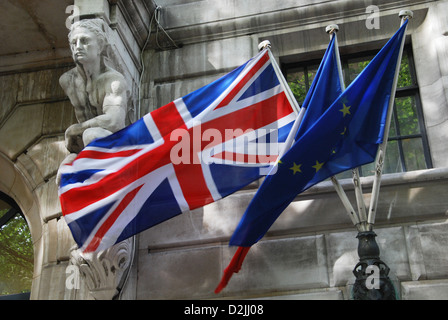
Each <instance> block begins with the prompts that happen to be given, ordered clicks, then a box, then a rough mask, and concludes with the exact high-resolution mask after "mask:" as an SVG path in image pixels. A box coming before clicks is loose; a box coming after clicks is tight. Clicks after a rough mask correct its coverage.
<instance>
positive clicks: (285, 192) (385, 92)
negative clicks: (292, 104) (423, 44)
mask: <svg viewBox="0 0 448 320" xmlns="http://www.w3.org/2000/svg"><path fill="white" fill-rule="evenodd" d="M406 26H407V21H406V22H405V23H404V24H403V26H402V27H401V28H400V29H399V30H398V31H397V32H396V34H395V35H394V36H393V37H392V38H391V39H390V40H389V41H388V43H387V44H386V45H385V46H384V47H383V48H382V49H381V51H380V52H379V53H378V54H377V55H376V56H375V58H374V59H373V60H372V61H371V62H370V63H369V65H368V66H367V67H366V68H365V69H364V70H363V71H362V72H361V73H360V74H359V75H358V77H357V78H356V79H355V80H354V81H353V82H352V83H351V84H350V86H349V87H348V88H347V89H346V90H345V91H344V92H343V93H341V94H340V95H339V96H338V97H337V98H336V99H335V100H334V102H333V103H332V104H331V106H329V107H328V109H326V110H325V111H324V112H323V114H320V115H319V114H318V115H317V116H316V117H315V119H316V120H314V122H313V123H311V122H310V124H308V125H306V127H304V128H303V130H302V131H300V127H299V132H301V134H300V135H298V136H297V137H296V142H295V143H294V145H293V146H292V147H291V149H290V150H288V151H287V152H286V153H285V154H284V156H283V157H282V158H281V159H280V161H279V163H278V169H277V171H276V173H275V174H273V175H268V176H267V177H266V179H265V180H264V181H263V183H262V185H261V186H260V188H259V190H258V191H257V193H256V194H255V197H254V198H253V199H252V201H251V203H250V204H249V206H248V208H247V210H246V212H245V213H244V215H243V217H242V218H241V221H240V223H239V225H238V226H237V228H236V230H235V232H234V234H233V235H232V237H231V239H230V245H232V246H239V247H245V248H246V249H245V250H243V249H239V250H237V252H236V254H235V257H234V259H232V261H233V262H235V264H232V263H231V264H230V265H229V267H228V268H227V269H226V270H225V272H224V273H225V274H224V276H223V280H222V281H221V283H220V284H219V285H218V287H217V288H216V290H215V292H219V291H221V290H222V289H223V288H224V287H225V286H226V281H228V279H230V275H231V274H232V273H233V272H237V271H238V270H239V269H240V267H241V264H242V260H243V259H242V258H241V257H240V258H238V257H236V256H237V255H243V256H245V255H246V254H247V251H248V250H247V248H250V247H251V246H252V245H253V244H255V243H256V242H258V241H259V240H260V239H261V238H262V237H263V236H264V234H265V233H266V232H267V231H268V229H269V228H270V227H271V225H272V224H273V223H274V221H275V220H276V219H277V218H278V216H279V215H280V214H281V213H282V212H283V210H284V209H285V208H286V207H287V206H288V205H289V204H290V203H291V202H292V200H293V199H294V198H295V197H296V196H297V195H298V194H299V193H301V192H303V191H305V190H307V189H308V188H310V187H311V186H313V185H315V184H316V183H318V182H320V181H323V180H325V179H327V178H329V177H331V176H334V175H335V174H337V173H340V172H342V171H345V170H349V169H352V168H355V167H358V166H361V165H363V164H366V163H369V162H373V161H374V160H375V157H376V153H377V150H378V146H379V144H380V143H381V142H382V140H383V133H384V128H385V125H386V117H387V110H388V107H389V100H390V96H391V94H392V88H393V81H394V76H395V71H396V66H397V63H399V61H398V57H399V56H400V50H401V44H402V39H403V37H404V34H405V30H406ZM324 76H325V74H324V73H323V74H322V75H321V77H324ZM318 81H319V80H318ZM317 84H318V82H317V83H316V88H315V90H314V92H312V95H313V96H314V95H320V96H325V95H326V94H327V93H328V92H327V91H325V90H320V88H319V87H318V86H317ZM313 99H314V97H310V102H311V101H313ZM312 108H313V106H312V105H309V106H308V110H307V113H308V112H309V113H311V112H313V109H312ZM316 110H319V108H316ZM304 121H305V118H304ZM243 258H244V257H243ZM229 274H230V275H229Z"/></svg>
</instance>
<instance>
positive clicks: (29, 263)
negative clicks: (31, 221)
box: [0, 192, 34, 300]
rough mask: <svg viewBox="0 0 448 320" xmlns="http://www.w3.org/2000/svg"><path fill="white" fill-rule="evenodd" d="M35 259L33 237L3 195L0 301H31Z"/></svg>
mask: <svg viewBox="0 0 448 320" xmlns="http://www.w3.org/2000/svg"><path fill="white" fill-rule="evenodd" d="M33 257H34V253H33V242H32V240H31V234H30V231H29V228H28V224H27V222H26V220H25V218H24V216H23V214H22V212H21V210H20V208H19V207H18V206H17V204H16V203H15V202H14V200H12V199H11V198H10V197H8V196H7V195H5V194H4V193H1V192H0V300H2V299H7V298H8V297H14V299H23V298H24V297H25V298H27V297H29V292H30V290H31V283H32V280H33V266H34V261H33Z"/></svg>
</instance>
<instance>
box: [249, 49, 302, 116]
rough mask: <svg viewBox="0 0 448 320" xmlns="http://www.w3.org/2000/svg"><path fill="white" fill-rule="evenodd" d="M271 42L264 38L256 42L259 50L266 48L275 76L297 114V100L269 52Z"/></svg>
mask: <svg viewBox="0 0 448 320" xmlns="http://www.w3.org/2000/svg"><path fill="white" fill-rule="evenodd" d="M270 48H271V42H270V41H269V40H264V41H262V42H260V43H259V44H258V50H259V51H261V50H263V49H267V50H268V55H269V59H270V60H271V62H272V66H273V68H274V72H275V74H276V75H277V78H278V79H279V81H280V84H281V86H282V87H283V90H284V91H285V94H286V98H288V101H289V103H290V104H291V106H292V107H293V109H294V111H295V112H296V114H297V115H299V113H300V106H299V104H298V102H297V100H296V99H295V98H294V94H293V93H292V91H291V88H290V87H289V86H288V83H287V82H286V79H285V77H284V76H283V74H282V71H281V70H280V67H279V66H278V64H277V61H276V60H275V57H274V55H273V54H272V52H271V49H270Z"/></svg>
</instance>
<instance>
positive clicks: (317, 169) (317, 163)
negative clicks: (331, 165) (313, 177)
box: [313, 160, 325, 173]
mask: <svg viewBox="0 0 448 320" xmlns="http://www.w3.org/2000/svg"><path fill="white" fill-rule="evenodd" d="M324 163H325V162H322V163H320V162H319V161H317V160H316V165H314V166H313V168H314V169H316V173H317V171H319V170H320V169H321V168H322V166H323V165H324Z"/></svg>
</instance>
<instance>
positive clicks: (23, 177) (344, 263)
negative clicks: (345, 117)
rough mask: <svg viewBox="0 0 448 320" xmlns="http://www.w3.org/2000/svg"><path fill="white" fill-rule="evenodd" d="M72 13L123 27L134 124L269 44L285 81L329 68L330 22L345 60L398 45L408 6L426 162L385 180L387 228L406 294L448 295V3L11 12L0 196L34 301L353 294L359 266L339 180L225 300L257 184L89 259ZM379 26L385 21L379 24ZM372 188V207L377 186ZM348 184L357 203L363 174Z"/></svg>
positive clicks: (325, 186)
mask: <svg viewBox="0 0 448 320" xmlns="http://www.w3.org/2000/svg"><path fill="white" fill-rule="evenodd" d="M20 3H22V2H20ZM73 5H75V6H76V8H78V9H79V12H76V13H78V14H79V15H80V18H83V19H85V18H92V17H100V18H102V19H104V20H105V21H106V22H107V23H108V25H109V26H110V30H111V35H112V36H111V39H112V40H111V41H112V43H113V47H114V49H115V53H116V54H115V56H116V61H115V63H116V66H117V68H118V69H120V72H122V73H123V74H125V76H126V79H127V80H128V82H129V84H130V88H131V90H132V97H131V100H132V101H131V105H132V108H131V112H130V113H129V122H133V121H135V120H136V119H137V118H139V117H140V116H142V115H144V114H146V113H148V112H150V111H152V110H154V109H156V108H158V107H160V106H163V105H165V104H166V103H169V102H170V101H173V100H174V99H176V98H178V97H181V96H183V95H185V94H187V93H189V92H191V91H193V90H195V89H198V88H200V87H201V86H203V85H206V84H208V83H210V82H211V81H213V80H215V79H217V78H218V77H219V76H221V75H224V74H225V73H227V72H229V71H231V70H233V69H234V68H236V67H237V66H239V65H241V64H242V63H244V62H245V61H247V60H248V59H250V58H251V57H252V56H254V55H255V54H256V53H257V52H258V44H259V43H260V42H261V41H262V40H266V39H267V40H269V41H270V42H271V43H272V52H273V54H274V56H275V57H276V58H277V62H278V63H279V65H281V66H282V68H283V70H284V71H285V73H288V70H292V69H293V68H296V67H298V66H299V67H300V68H303V67H304V66H307V65H310V64H312V63H315V61H317V60H319V59H321V57H322V55H323V52H324V50H325V49H326V47H327V45H328V41H329V38H328V34H327V33H326V32H325V27H326V26H327V25H329V24H335V23H336V24H338V25H339V28H340V30H339V32H338V40H339V47H340V52H341V56H342V57H343V58H344V57H348V58H347V59H352V58H353V59H355V60H356V58H357V57H359V56H360V55H362V54H363V53H366V52H373V51H375V50H378V49H380V48H381V47H382V45H384V44H385V43H386V41H387V40H388V39H389V38H390V37H391V36H392V35H393V34H394V32H395V31H396V30H397V29H398V27H399V25H400V20H399V18H398V12H399V11H400V10H402V9H409V10H412V11H413V12H414V17H413V19H412V20H411V21H410V23H409V27H408V31H407V37H406V48H407V49H406V50H408V52H409V57H411V58H412V59H411V60H410V61H412V62H411V63H410V65H411V66H412V74H413V75H414V76H415V80H416V81H415V83H414V87H413V88H412V90H413V91H412V92H413V94H415V95H416V96H418V101H419V103H418V104H417V107H418V108H419V110H420V111H419V119H420V121H421V122H420V123H421V124H422V126H423V128H424V141H425V143H424V152H425V157H426V158H427V161H426V164H425V166H424V168H419V169H418V170H406V171H405V170H398V171H400V172H391V173H388V174H385V175H383V180H382V186H381V191H380V200H379V207H378V213H377V217H376V224H375V227H374V231H375V232H376V233H377V235H378V236H377V242H378V244H379V247H380V250H381V258H382V260H384V261H385V262H386V263H387V264H388V266H389V267H390V269H391V278H392V279H393V282H394V284H395V286H396V289H397V292H398V298H400V299H448V271H447V270H448V250H447V249H446V248H447V246H448V236H447V234H448V222H447V218H446V214H447V213H448V200H447V199H446V196H445V195H446V194H447V192H448V183H447V182H448V148H446V139H447V138H448V55H447V52H448V38H447V35H448V29H447V28H448V27H447V26H448V20H447V19H448V18H447V14H446V13H448V1H445V0H440V1H425V0H421V1H417V0H414V1H411V0H408V1H398V0H397V1H383V0H376V1H367V0H364V1H348V0H337V1H324V0H317V1H305V0H304V1H297V0H294V1H293V0H282V1H267V0H256V1H255V0H244V1H233V0H225V1H221V0H219V1H218V0H158V1H155V2H154V1H152V0H135V1H124V0H113V1H112V0H109V1H106V0H95V1H87V0H75V1H73V0H71V1H70V0H64V1H59V0H58V1H44V2H42V1H28V2H27V4H17V5H12V4H9V2H8V4H6V3H3V4H2V5H1V6H4V7H5V8H2V9H4V10H0V11H1V12H2V13H1V15H5V16H4V19H3V21H7V22H8V23H7V26H8V27H7V28H5V29H4V30H2V31H0V36H1V38H2V39H3V41H2V43H6V44H8V45H7V46H5V47H4V48H3V47H2V49H1V52H0V88H1V89H0V101H1V108H0V168H1V170H0V192H2V193H4V194H6V195H8V196H9V197H11V198H12V199H14V201H15V202H16V203H17V204H18V205H19V207H20V209H21V210H22V212H23V213H24V215H25V217H26V219H27V222H28V224H29V226H30V229H31V234H32V237H33V243H34V277H33V285H32V289H31V298H32V299H94V298H97V299H101V298H103V299H111V298H116V299H216V298H217V299H219V298H260V299H350V298H351V293H350V292H351V286H352V284H353V281H354V276H353V273H352V270H353V268H354V266H355V265H356V263H357V262H358V256H357V252H356V248H357V245H358V241H357V239H356V234H357V232H356V230H355V228H354V227H353V225H352V223H351V221H350V219H349V217H348V215H347V214H346V212H345V210H344V207H343V206H342V204H341V201H340V199H339V198H338V196H337V194H336V192H335V191H334V188H333V186H332V185H331V183H330V182H327V181H325V182H322V183H320V184H318V185H316V186H315V187H313V188H311V189H309V190H308V191H306V192H305V193H303V194H301V195H299V196H297V198H296V199H295V201H294V202H293V203H292V204H291V205H290V206H289V207H288V208H287V209H286V210H285V212H284V213H283V214H282V215H281V216H280V218H279V219H278V220H277V221H276V222H275V224H274V225H273V226H272V228H271V229H270V230H269V232H268V233H267V235H266V236H265V237H264V238H263V239H262V240H261V241H260V242H259V243H257V244H256V245H255V246H254V247H253V248H252V249H251V251H250V253H249V255H248V256H247V258H246V261H245V263H244V265H243V268H242V269H241V271H240V272H239V273H238V274H236V275H234V276H233V278H232V279H231V281H230V283H229V284H228V286H227V288H226V289H225V290H224V291H222V293H220V294H219V295H215V294H214V292H213V291H214V289H215V287H216V285H217V284H218V283H219V280H220V278H221V275H222V271H223V269H224V268H225V267H226V266H227V264H228V263H229V261H230V259H231V257H232V255H233V253H234V251H235V248H232V247H229V246H228V240H229V237H230V236H231V234H232V232H233V230H234V229H235V227H236V225H237V223H238V222H239V218H240V217H241V215H242V214H243V212H244V210H245V208H246V207H247V205H248V203H249V201H250V199H251V198H252V197H253V195H254V194H255V191H256V188H257V187H258V183H253V184H251V185H250V186H248V187H247V188H245V189H244V190H241V191H239V192H237V193H235V194H233V195H231V196H229V197H227V198H225V199H222V200H219V201H218V202H216V203H213V204H210V205H208V206H206V207H204V208H201V209H197V210H194V211H192V212H187V213H184V214H182V215H179V216H177V217H175V218H173V219H171V220H169V221H166V222H164V223H161V224H159V225H157V226H156V227H153V228H151V229H149V230H147V231H144V232H142V233H140V234H139V235H137V236H136V237H134V238H133V239H131V240H129V244H128V245H124V246H123V247H121V248H120V249H117V250H115V251H113V250H112V251H111V252H108V253H107V254H104V255H100V256H98V257H91V258H87V262H86V261H85V260H84V261H83V262H81V263H80V262H79V261H77V259H79V257H77V256H76V255H74V254H73V250H72V249H73V245H74V241H73V239H72V237H71V234H70V231H69V230H68V227H67V225H66V223H65V221H64V219H63V217H61V208H60V204H59V201H58V195H57V186H56V184H55V181H54V180H55V176H56V172H57V169H58V166H59V163H60V162H61V161H62V160H63V158H64V157H65V156H66V155H67V150H66V149H65V147H64V131H65V129H66V128H67V127H68V126H69V125H70V124H72V123H75V121H76V120H75V117H74V113H73V108H72V106H71V104H70V102H69V101H68V98H67V97H66V96H65V94H64V92H63V91H62V89H61V88H60V86H59V77H60V76H61V75H62V74H63V73H64V72H66V71H67V70H68V69H70V68H72V67H73V62H72V60H71V56H70V49H69V47H68V41H67V32H68V30H67V29H66V26H65V22H66V19H67V17H68V16H69V15H70V14H74V16H73V17H75V16H76V14H75V12H74V11H73V10H74V9H73V8H74V7H70V6H73ZM369 6H374V7H370V9H373V11H369V9H367V8H369ZM67 8H71V9H72V10H70V9H69V10H68V11H66V9H67ZM375 10H376V11H375ZM5 12H8V15H7V16H6V14H5ZM376 14H377V15H376ZM376 18H377V19H378V20H377V21H374V22H378V25H374V24H369V23H372V19H376ZM369 19H370V20H369ZM21 21H29V24H28V25H27V24H24V23H21ZM149 31H151V32H149ZM19 32H20V34H22V35H23V36H22V37H21V39H22V40H18V39H16V38H17V37H16V34H17V33H19ZM148 36H149V37H148ZM347 61H348V60H347ZM139 88H140V90H139ZM139 97H140V98H139ZM407 138H409V139H410V138H412V137H407ZM422 139H423V138H422ZM361 182H362V187H363V191H364V200H365V203H366V204H368V203H369V200H370V196H371V188H372V182H373V177H372V176H369V175H366V176H364V177H362V178H361ZM340 183H341V184H342V186H343V187H344V189H345V190H346V191H347V193H348V195H349V198H350V199H351V200H352V203H354V198H355V197H354V191H353V185H352V182H351V179H341V180H340ZM89 259H90V260H89ZM70 266H73V267H74V268H69V267H70ZM81 266H82V267H81ZM98 266H101V267H102V270H101V267H100V268H98ZM104 266H105V267H104ZM76 268H79V269H81V270H83V272H81V276H80V278H79V280H80V281H79V283H76V285H74V284H75V282H68V281H67V280H68V278H69V276H71V275H72V274H71V273H70V272H71V271H73V270H74V271H73V272H76V270H77V269H76ZM104 270H106V271H104ZM67 271H70V272H67ZM102 272H103V273H104V272H105V273H104V274H103V275H102V276H101V275H100V276H98V273H99V274H102ZM94 274H97V276H96V278H95V276H94ZM95 283H96V285H95ZM70 284H73V285H72V286H71V285H70ZM117 287H118V288H119V289H118V290H117V289H116V288H117Z"/></svg>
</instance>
